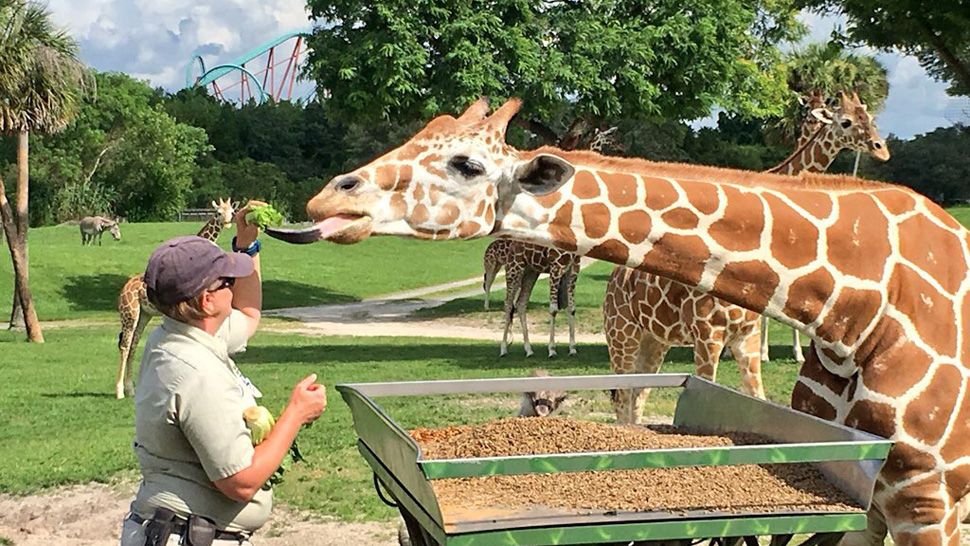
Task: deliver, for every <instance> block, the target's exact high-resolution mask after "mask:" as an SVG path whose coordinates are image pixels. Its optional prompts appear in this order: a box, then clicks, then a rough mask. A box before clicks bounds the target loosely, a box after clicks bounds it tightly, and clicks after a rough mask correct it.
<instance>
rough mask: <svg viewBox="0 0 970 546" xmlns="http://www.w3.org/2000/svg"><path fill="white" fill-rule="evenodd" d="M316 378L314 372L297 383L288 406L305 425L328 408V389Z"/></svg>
mask: <svg viewBox="0 0 970 546" xmlns="http://www.w3.org/2000/svg"><path fill="white" fill-rule="evenodd" d="M316 380H317V374H315V373H312V374H310V375H309V376H307V377H306V378H304V379H303V381H300V382H299V383H297V384H296V387H294V388H293V394H291V395H290V403H289V405H288V407H287V409H288V410H291V411H293V412H294V414H295V416H296V417H297V418H299V419H300V421H301V422H302V423H303V424H305V425H306V424H310V423H312V422H314V421H316V420H317V418H319V417H320V415H321V414H322V413H323V411H324V410H325V409H327V389H326V387H324V386H323V385H321V384H319V383H316Z"/></svg>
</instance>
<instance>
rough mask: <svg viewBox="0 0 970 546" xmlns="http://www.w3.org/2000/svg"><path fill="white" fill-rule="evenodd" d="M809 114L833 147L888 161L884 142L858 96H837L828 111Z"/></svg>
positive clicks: (815, 111)
mask: <svg viewBox="0 0 970 546" xmlns="http://www.w3.org/2000/svg"><path fill="white" fill-rule="evenodd" d="M811 113H812V115H813V116H814V117H815V118H816V119H817V120H818V121H820V122H821V123H823V124H825V125H827V126H828V127H829V130H830V131H831V133H832V135H833V138H834V143H835V144H836V146H838V147H840V148H848V149H850V150H857V151H860V152H866V153H869V154H871V155H872V156H873V157H875V158H876V159H878V160H880V161H887V160H889V148H887V147H886V141H885V140H883V138H882V137H881V136H880V135H879V130H878V129H877V128H876V122H875V121H874V120H873V119H872V115H870V114H869V110H868V108H867V107H866V105H865V104H863V103H862V101H861V100H859V95H858V93H856V92H854V91H853V92H852V95H848V94H846V93H842V92H840V93H839V96H838V98H837V99H836V101H835V104H834V105H833V107H832V108H831V109H829V108H814V109H813V110H812V111H811Z"/></svg>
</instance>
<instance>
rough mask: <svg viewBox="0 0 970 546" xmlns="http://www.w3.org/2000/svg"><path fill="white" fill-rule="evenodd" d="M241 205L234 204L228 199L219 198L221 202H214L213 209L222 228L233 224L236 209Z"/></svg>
mask: <svg viewBox="0 0 970 546" xmlns="http://www.w3.org/2000/svg"><path fill="white" fill-rule="evenodd" d="M238 206H239V203H233V202H231V201H230V200H228V199H223V198H221V197H220V198H219V202H218V203H217V202H215V201H213V202H212V208H213V209H214V212H215V215H214V218H215V220H216V221H217V222H219V223H220V225H221V226H222V227H228V226H229V224H231V223H232V216H233V214H234V213H235V211H236V207H238Z"/></svg>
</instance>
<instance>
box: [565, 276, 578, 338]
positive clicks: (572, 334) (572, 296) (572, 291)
mask: <svg viewBox="0 0 970 546" xmlns="http://www.w3.org/2000/svg"><path fill="white" fill-rule="evenodd" d="M578 260H579V258H577V265H576V266H575V268H574V271H573V274H572V275H570V277H569V288H568V290H567V292H566V301H567V303H566V306H567V309H568V314H567V315H566V320H567V321H568V322H569V356H575V355H576V278H577V277H578V276H579V265H578Z"/></svg>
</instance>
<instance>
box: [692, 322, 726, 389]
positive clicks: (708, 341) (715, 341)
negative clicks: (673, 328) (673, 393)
mask: <svg viewBox="0 0 970 546" xmlns="http://www.w3.org/2000/svg"><path fill="white" fill-rule="evenodd" d="M694 339H695V340H696V341H695V342H694V373H696V374H697V375H698V376H700V377H703V378H704V379H707V380H709V381H715V380H717V365H718V363H720V361H721V350H722V349H724V331H723V330H719V331H716V332H707V333H705V334H703V335H695V338H694Z"/></svg>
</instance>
